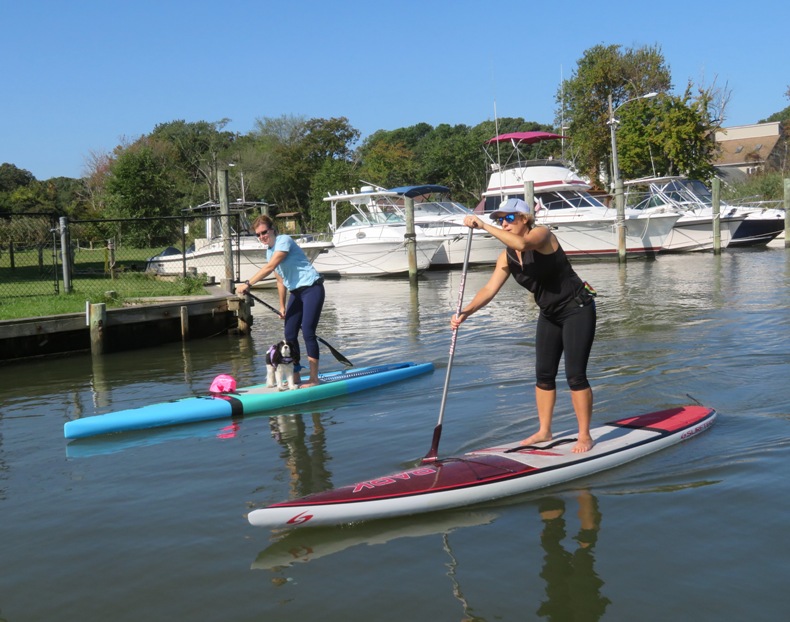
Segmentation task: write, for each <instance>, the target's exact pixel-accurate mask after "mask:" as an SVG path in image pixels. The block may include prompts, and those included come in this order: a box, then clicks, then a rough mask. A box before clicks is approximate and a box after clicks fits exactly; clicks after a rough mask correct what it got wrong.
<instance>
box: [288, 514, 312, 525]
mask: <svg viewBox="0 0 790 622" xmlns="http://www.w3.org/2000/svg"><path fill="white" fill-rule="evenodd" d="M311 518H313V515H312V514H309V513H308V512H307V511H304V512H302V513H301V514H297V515H296V516H293V517H291V518H289V519H288V520H287V521H285V524H286V525H301V524H302V523H306V522H307V521H309V520H310V519H311Z"/></svg>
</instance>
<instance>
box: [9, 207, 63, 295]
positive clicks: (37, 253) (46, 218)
mask: <svg viewBox="0 0 790 622" xmlns="http://www.w3.org/2000/svg"><path fill="white" fill-rule="evenodd" d="M58 248H59V244H58V218H57V216H55V215H53V214H4V215H2V216H0V298H2V297H18V296H42V295H53V294H58V293H60V278H59V265H60V261H59V259H58V255H57V253H58Z"/></svg>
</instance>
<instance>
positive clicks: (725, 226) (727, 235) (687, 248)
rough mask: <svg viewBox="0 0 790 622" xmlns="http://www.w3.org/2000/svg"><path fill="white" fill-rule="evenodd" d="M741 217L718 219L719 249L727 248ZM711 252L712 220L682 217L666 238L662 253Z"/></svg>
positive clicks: (708, 218) (691, 216)
mask: <svg viewBox="0 0 790 622" xmlns="http://www.w3.org/2000/svg"><path fill="white" fill-rule="evenodd" d="M742 221H743V217H735V218H724V217H722V218H720V223H721V224H720V227H719V243H720V248H727V247H728V246H729V245H730V243H731V241H732V239H733V236H734V234H735V231H736V230H737V229H738V227H739V226H740V224H741V222H742ZM710 250H713V219H712V217H706V216H693V215H688V216H682V217H681V218H680V220H678V221H677V222H676V223H675V226H674V227H673V228H672V231H671V232H670V233H669V236H667V239H666V240H665V242H664V246H663V248H662V249H661V252H662V253H689V252H696V251H710Z"/></svg>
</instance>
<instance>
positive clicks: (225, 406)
mask: <svg viewBox="0 0 790 622" xmlns="http://www.w3.org/2000/svg"><path fill="white" fill-rule="evenodd" d="M430 371H433V363H411V362H409V363H392V364H388V365H375V366H371V367H358V368H354V369H343V370H340V371H331V372H324V373H320V374H318V376H319V378H320V379H321V384H318V385H316V386H313V387H306V388H304V389H294V390H291V391H280V390H279V389H278V388H277V387H267V386H266V384H259V385H254V386H250V387H246V388H241V389H236V390H235V391H234V392H232V393H211V394H207V395H200V396H192V397H186V398H182V399H179V400H174V401H170V402H164V403H161V404H152V405H149V406H143V407H141V408H131V409H128V410H119V411H116V412H112V413H107V414H104V415H96V416H95V417H85V418H84V419H75V420H74V421H68V422H66V423H65V424H64V426H63V434H64V436H65V437H66V438H69V439H73V438H85V437H88V436H96V435H98V434H110V433H113V432H126V431H130V430H143V429H146V428H155V427H161V426H168V425H176V424H182V423H194V422H197V421H208V420H211V419H223V418H228V417H241V416H244V415H251V414H257V413H261V412H265V411H269V410H277V409H281V408H288V407H291V406H298V405H300V404H307V403H310V402H316V401H319V400H325V399H329V398H332V397H339V396H342V395H347V394H349V393H356V392H357V391H364V390H365V389H371V388H374V387H379V386H382V385H385V384H390V383H392V382H398V381H400V380H405V379H406V378H412V377H414V376H418V375H420V374H425V373H428V372H430Z"/></svg>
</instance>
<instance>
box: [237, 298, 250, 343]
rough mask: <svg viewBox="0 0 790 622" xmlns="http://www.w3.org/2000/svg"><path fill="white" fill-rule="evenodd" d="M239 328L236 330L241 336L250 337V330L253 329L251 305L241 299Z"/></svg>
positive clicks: (238, 314)
mask: <svg viewBox="0 0 790 622" xmlns="http://www.w3.org/2000/svg"><path fill="white" fill-rule="evenodd" d="M236 317H237V321H238V323H237V327H236V330H237V331H238V332H239V334H241V335H249V334H250V328H251V327H252V310H251V309H250V303H249V302H248V301H247V299H245V298H241V299H239V308H238V311H237V312H236Z"/></svg>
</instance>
